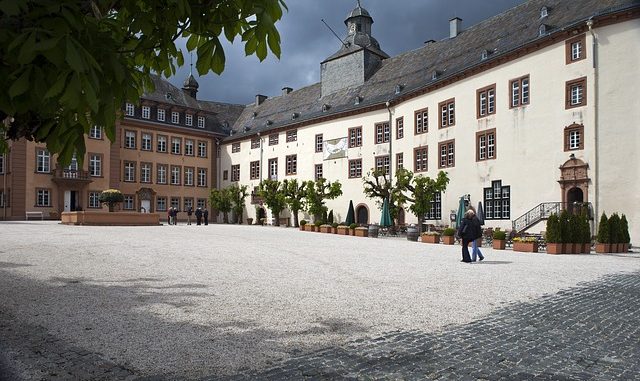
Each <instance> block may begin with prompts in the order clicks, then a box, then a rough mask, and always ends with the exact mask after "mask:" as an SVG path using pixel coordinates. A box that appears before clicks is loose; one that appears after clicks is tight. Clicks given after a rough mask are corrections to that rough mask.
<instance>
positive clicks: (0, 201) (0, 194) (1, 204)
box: [0, 189, 9, 208]
mask: <svg viewBox="0 0 640 381" xmlns="http://www.w3.org/2000/svg"><path fill="white" fill-rule="evenodd" d="M8 207H9V192H8V191H7V192H6V193H5V191H4V189H2V190H0V208H8Z"/></svg>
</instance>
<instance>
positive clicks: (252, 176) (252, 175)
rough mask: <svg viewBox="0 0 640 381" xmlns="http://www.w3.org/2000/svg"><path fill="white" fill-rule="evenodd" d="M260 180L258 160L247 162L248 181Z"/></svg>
mask: <svg viewBox="0 0 640 381" xmlns="http://www.w3.org/2000/svg"><path fill="white" fill-rule="evenodd" d="M259 178H260V160H254V161H250V162H249V180H258V179H259Z"/></svg>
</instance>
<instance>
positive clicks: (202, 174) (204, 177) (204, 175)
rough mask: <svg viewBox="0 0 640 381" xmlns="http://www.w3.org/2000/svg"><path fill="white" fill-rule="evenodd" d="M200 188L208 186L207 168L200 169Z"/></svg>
mask: <svg viewBox="0 0 640 381" xmlns="http://www.w3.org/2000/svg"><path fill="white" fill-rule="evenodd" d="M198 186H199V187H206V186H207V169H206V168H198Z"/></svg>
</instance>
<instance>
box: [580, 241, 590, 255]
mask: <svg viewBox="0 0 640 381" xmlns="http://www.w3.org/2000/svg"><path fill="white" fill-rule="evenodd" d="M590 253H591V244H590V243H583V244H582V254H590Z"/></svg>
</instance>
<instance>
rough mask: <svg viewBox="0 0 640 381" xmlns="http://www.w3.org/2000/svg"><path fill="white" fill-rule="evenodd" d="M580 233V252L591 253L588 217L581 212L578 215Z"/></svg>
mask: <svg viewBox="0 0 640 381" xmlns="http://www.w3.org/2000/svg"><path fill="white" fill-rule="evenodd" d="M580 226H581V229H580V233H581V237H582V253H583V254H589V253H591V227H590V226H589V219H588V217H587V216H586V215H585V214H583V215H582V216H580Z"/></svg>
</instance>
